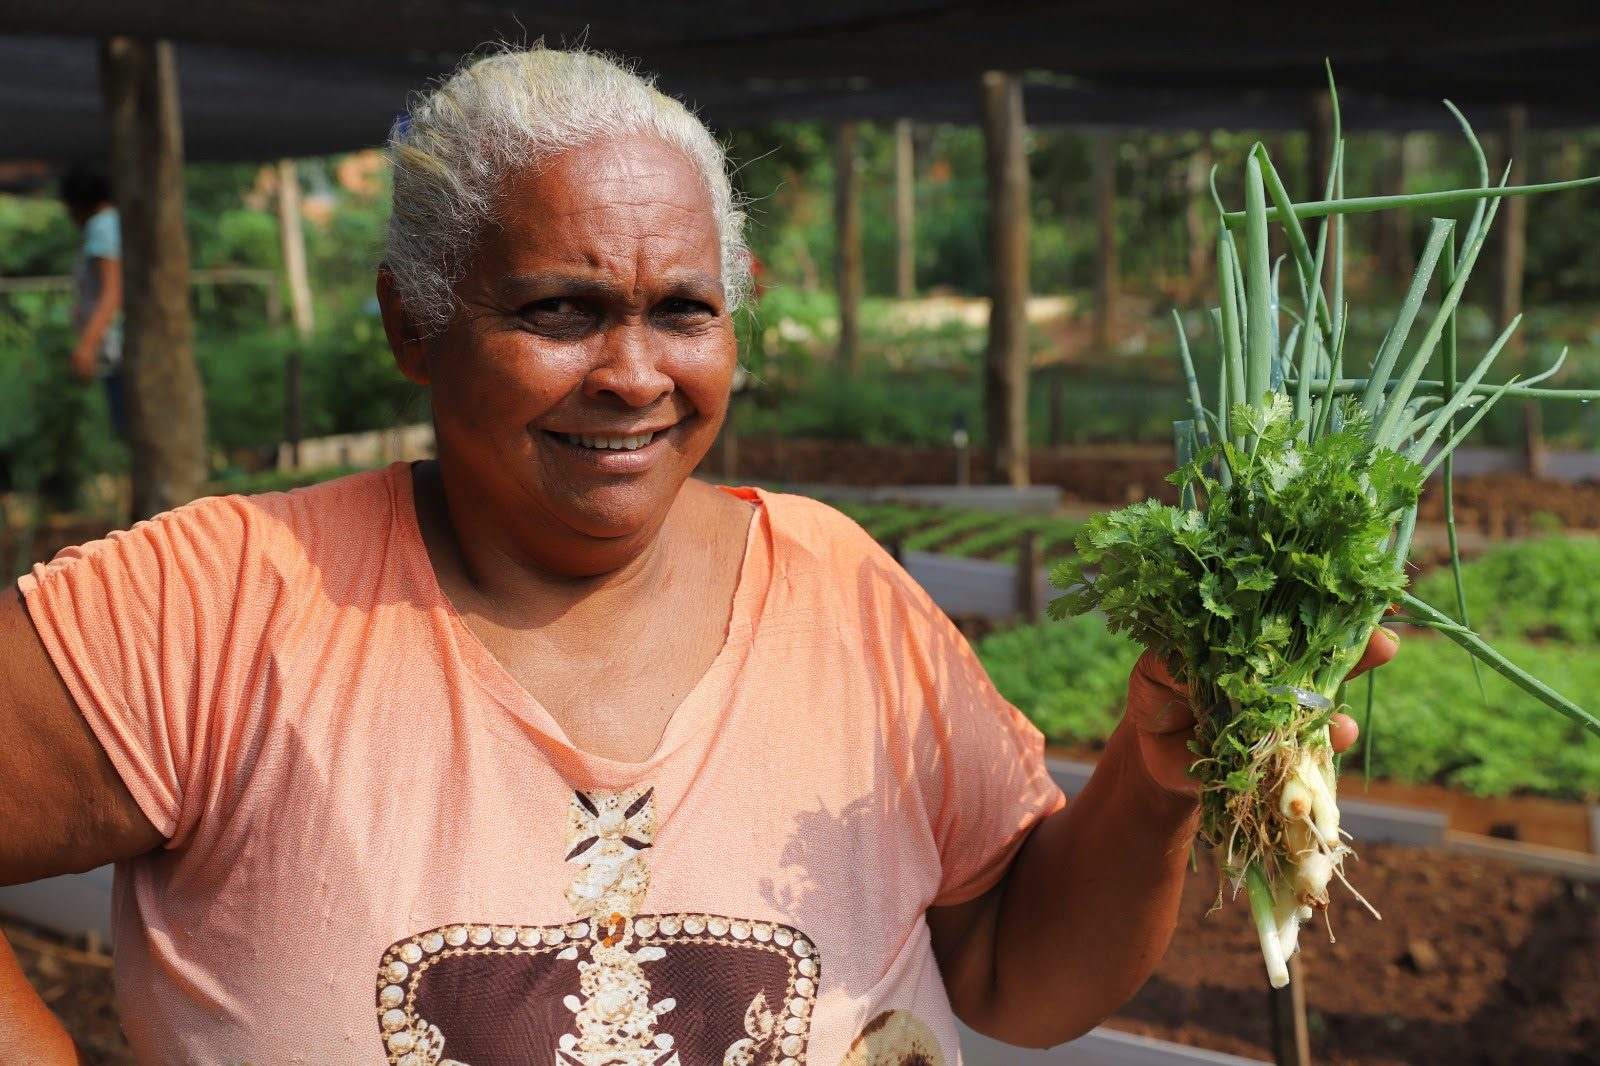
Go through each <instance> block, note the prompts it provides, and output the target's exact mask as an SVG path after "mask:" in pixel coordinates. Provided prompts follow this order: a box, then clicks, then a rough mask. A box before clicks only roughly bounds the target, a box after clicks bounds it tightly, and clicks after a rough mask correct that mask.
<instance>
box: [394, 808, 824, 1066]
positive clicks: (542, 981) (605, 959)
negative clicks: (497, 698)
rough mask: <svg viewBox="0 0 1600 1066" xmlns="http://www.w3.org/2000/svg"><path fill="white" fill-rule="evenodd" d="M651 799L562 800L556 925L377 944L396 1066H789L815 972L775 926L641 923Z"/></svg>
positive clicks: (708, 919)
mask: <svg viewBox="0 0 1600 1066" xmlns="http://www.w3.org/2000/svg"><path fill="white" fill-rule="evenodd" d="M655 835H656V804H655V791H654V789H630V790H628V791H624V792H617V793H605V792H594V791H587V792H574V793H573V795H572V802H571V805H570V806H569V808H568V811H567V825H566V849H567V850H566V859H567V861H568V862H571V863H575V864H577V866H578V872H577V875H576V876H575V877H574V878H573V879H572V883H571V884H570V885H569V886H568V888H567V892H566V896H567V902H568V903H569V904H571V906H572V909H573V912H574V913H575V914H576V916H577V917H576V919H575V920H574V921H571V922H568V923H566V924H564V925H544V926H527V925H496V924H485V923H461V924H456V925H446V926H441V927H439V928H437V929H430V930H427V931H425V932H421V933H417V934H415V935H413V936H410V937H407V938H406V939H404V940H401V941H398V942H396V943H394V944H392V945H390V947H389V949H388V950H387V951H385V952H384V954H383V959H382V961H381V962H380V964H379V967H378V977H377V1009H378V1027H379V1031H380V1033H381V1035H382V1039H383V1045H384V1049H385V1050H386V1052H387V1054H388V1061H389V1062H390V1063H392V1064H394V1066H524V1064H529V1063H552V1062H553V1063H555V1066H802V1064H803V1063H805V1061H806V1044H807V1041H808V1038H809V1036H810V1025H811V1012H812V1008H813V1007H814V1006H815V1003H816V995H817V983H818V980H819V977H820V970H821V960H820V958H819V957H818V954H817V949H816V946H815V945H814V944H813V943H812V941H811V939H810V938H809V937H807V936H805V935H804V934H802V933H801V932H800V931H799V930H797V929H794V928H792V927H790V926H787V925H781V924H778V923H775V922H763V921H754V920H749V919H743V918H730V917H725V916H722V915H716V914H698V913H678V914H643V913H641V911H642V909H643V906H644V900H645V895H646V893H647V892H648V891H649V888H650V864H649V861H648V853H649V849H650V848H651V846H652V845H653V844H654V842H655Z"/></svg>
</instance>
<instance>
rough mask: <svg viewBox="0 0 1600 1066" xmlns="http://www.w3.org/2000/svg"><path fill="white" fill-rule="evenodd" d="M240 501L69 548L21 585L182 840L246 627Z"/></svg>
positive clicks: (103, 738) (128, 775)
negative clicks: (217, 707) (216, 709)
mask: <svg viewBox="0 0 1600 1066" xmlns="http://www.w3.org/2000/svg"><path fill="white" fill-rule="evenodd" d="M244 510H245V509H244V507H243V506H241V504H240V503H239V502H238V499H237V498H231V499H212V500H203V501H199V502H197V503H194V504H190V505H188V506H186V507H183V508H180V509H178V510H176V511H172V512H169V513H167V514H164V515H161V516H159V517H158V518H156V519H154V520H152V521H149V522H141V523H139V524H138V525H136V526H134V527H133V529H131V530H129V531H127V532H121V533H114V534H112V535H111V536H110V537H109V538H107V539H105V540H100V541H95V542H93V543H90V544H86V545H83V546H82V547H77V548H68V549H66V550H65V551H63V552H62V553H60V554H59V555H57V556H56V557H55V558H54V559H53V560H51V561H50V562H49V563H48V564H42V565H39V566H36V567H35V568H34V569H33V571H32V572H31V573H29V574H25V575H24V576H23V577H22V578H21V580H20V581H19V582H18V587H19V588H20V589H21V591H22V594H23V597H24V599H25V601H26V603H27V607H28V612H29V614H30V616H31V617H32V619H33V624H34V627H35V628H36V629H37V630H38V633H39V636H40V638H41V640H42V641H43V643H44V646H45V649H46V651H47V652H48V654H49V656H50V659H51V660H52V662H53V663H54V664H55V667H56V669H57V671H58V672H59V673H60V675H61V677H62V680H63V681H64V682H65V683H66V686H67V689H68V691H69V692H70V693H71V694H72V697H73V699H74V700H75V701H76V702H77V705H78V709H79V711H80V712H81V713H82V714H83V716H84V718H85V719H86V720H87V722H88V724H89V726H90V728H91V729H92V730H93V731H94V734H95V736H96V737H97V738H98V739H99V741H100V744H101V746H102V747H103V748H104V749H105V751H106V754H107V755H108V756H109V757H110V759H111V762H112V764H113V765H114V766H115V767H116V769H117V772H118V773H119V774H120V775H121V777H122V779H123V782H124V783H125V784H126V785H127V786H128V790H129V792H131V793H132V795H133V798H134V800H135V801H136V802H137V803H138V804H139V807H140V809H141V810H142V811H143V812H144V814H145V816H146V817H147V818H149V819H150V822H151V824H152V825H154V826H155V828H156V829H157V830H159V831H160V832H161V833H162V834H163V835H164V836H166V837H168V838H169V840H172V841H173V842H174V843H177V842H178V841H177V840H175V839H174V838H180V837H181V836H182V835H183V833H184V832H185V831H186V830H187V829H188V828H190V822H191V821H192V819H191V818H190V805H189V804H188V802H187V800H188V797H189V794H190V792H191V790H192V789H194V788H195V780H196V775H197V774H198V773H200V772H201V771H202V769H203V767H204V764H205V762H206V760H207V757H208V756H207V751H206V745H207V743H208V739H207V738H208V736H209V734H210V732H211V730H210V728H209V725H210V722H209V717H210V710H209V709H210V708H211V707H212V706H213V705H214V704H215V703H216V702H217V699H216V696H217V693H218V690H219V687H220V686H221V685H222V683H223V679H224V676H225V674H226V673H227V671H228V669H229V664H230V662H231V660H232V656H233V655H234V654H235V651H236V649H237V648H238V647H239V645H240V644H241V642H248V640H249V635H248V633H247V632H246V630H247V628H248V626H247V624H245V623H244V622H243V620H242V619H241V616H240V611H239V610H238V606H239V604H238V601H239V596H238V590H239V587H240V584H241V582H242V580H243V577H242V573H241V558H242V553H243V548H244V545H245V541H246V528H247V527H246V522H245V517H244Z"/></svg>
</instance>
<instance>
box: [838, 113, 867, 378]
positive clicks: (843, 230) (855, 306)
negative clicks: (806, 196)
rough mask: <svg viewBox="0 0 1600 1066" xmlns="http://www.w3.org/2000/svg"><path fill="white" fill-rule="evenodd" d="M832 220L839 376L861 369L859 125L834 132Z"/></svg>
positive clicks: (844, 125)
mask: <svg viewBox="0 0 1600 1066" xmlns="http://www.w3.org/2000/svg"><path fill="white" fill-rule="evenodd" d="M833 166H834V179H833V182H834V183H833V190H834V197H833V219H834V232H835V233H836V234H837V235H838V244H839V247H838V258H837V266H838V277H837V279H836V283H835V284H836V287H837V289H838V292H839V348H838V367H837V369H838V370H839V372H840V373H843V374H846V375H848V376H850V377H855V375H856V372H857V370H858V369H859V366H858V363H859V360H860V352H859V350H858V345H859V344H860V336H859V334H860V331H861V289H862V280H861V172H860V167H859V166H858V165H857V162H856V124H855V123H854V122H841V123H839V125H838V127H837V129H836V130H835V132H834V153H833Z"/></svg>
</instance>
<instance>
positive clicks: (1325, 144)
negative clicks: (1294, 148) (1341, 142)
mask: <svg viewBox="0 0 1600 1066" xmlns="http://www.w3.org/2000/svg"><path fill="white" fill-rule="evenodd" d="M1331 166H1333V95H1332V94H1331V93H1330V92H1328V90H1326V89H1318V90H1317V91H1316V92H1314V93H1312V94H1311V100H1310V101H1309V106H1308V107H1307V109H1306V197H1305V198H1306V199H1307V200H1320V199H1322V195H1323V193H1324V192H1326V191H1327V188H1328V168H1329V167H1331Z"/></svg>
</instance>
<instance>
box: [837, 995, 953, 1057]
mask: <svg viewBox="0 0 1600 1066" xmlns="http://www.w3.org/2000/svg"><path fill="white" fill-rule="evenodd" d="M839 1066H945V1058H944V1049H943V1048H941V1047H940V1046H939V1038H938V1037H936V1036H934V1035H933V1030H932V1029H930V1028H928V1026H927V1023H925V1022H924V1021H923V1020H922V1019H921V1018H918V1017H917V1016H916V1015H915V1014H912V1013H911V1012H910V1011H908V1010H899V1009H896V1010H886V1011H884V1012H883V1013H882V1014H880V1015H878V1016H877V1017H876V1018H874V1019H872V1020H871V1021H870V1022H868V1023H867V1024H866V1025H865V1026H864V1027H862V1030H861V1032H859V1033H857V1034H856V1038H855V1039H854V1040H852V1041H851V1042H850V1050H849V1051H846V1052H845V1054H844V1058H842V1059H840V1060H839Z"/></svg>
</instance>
